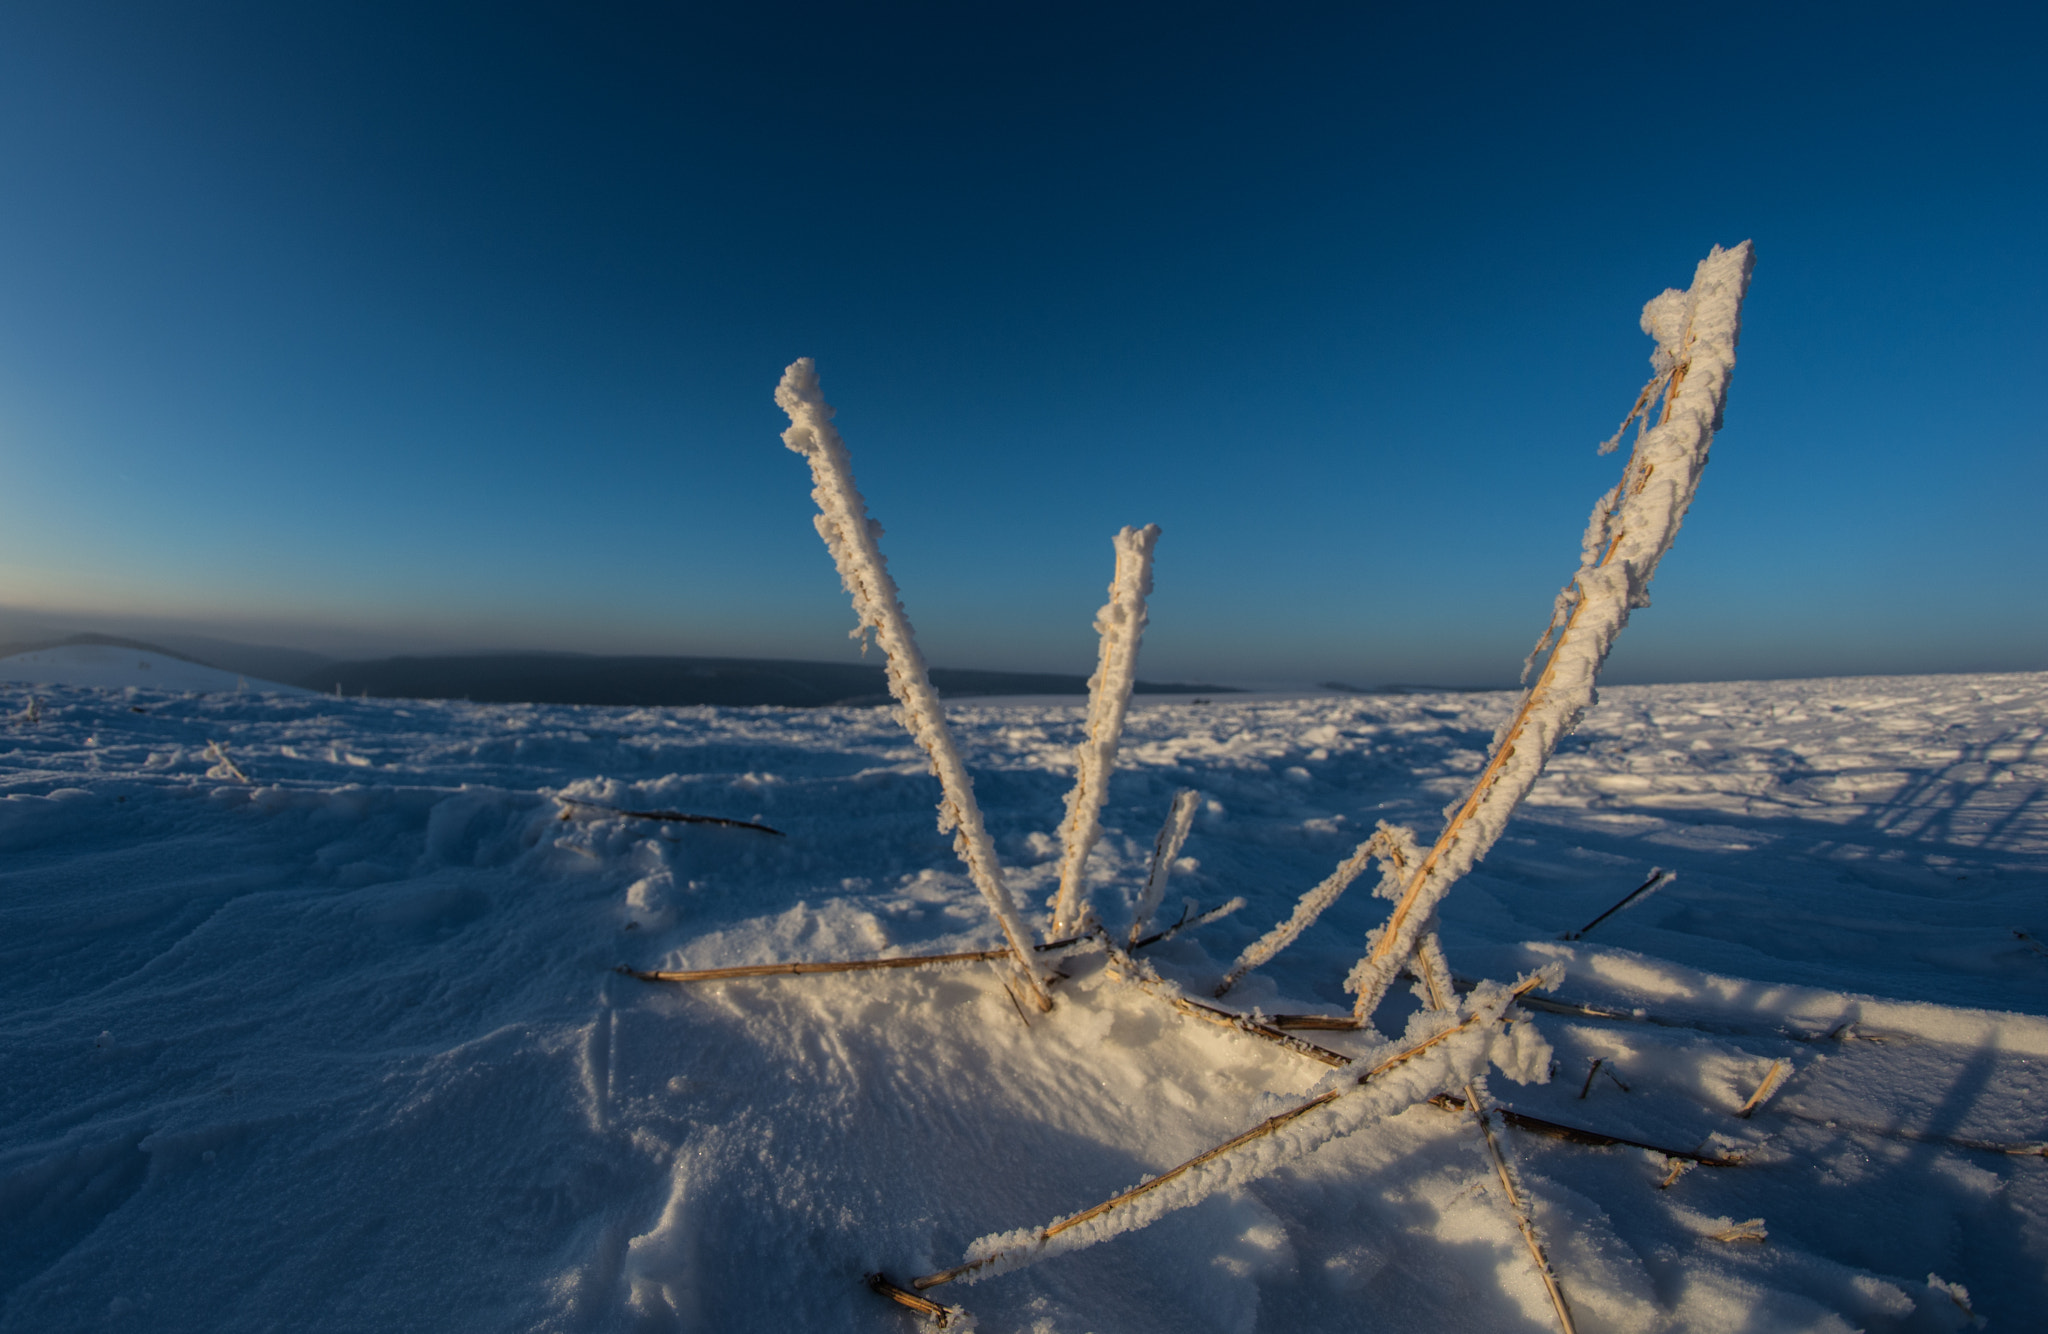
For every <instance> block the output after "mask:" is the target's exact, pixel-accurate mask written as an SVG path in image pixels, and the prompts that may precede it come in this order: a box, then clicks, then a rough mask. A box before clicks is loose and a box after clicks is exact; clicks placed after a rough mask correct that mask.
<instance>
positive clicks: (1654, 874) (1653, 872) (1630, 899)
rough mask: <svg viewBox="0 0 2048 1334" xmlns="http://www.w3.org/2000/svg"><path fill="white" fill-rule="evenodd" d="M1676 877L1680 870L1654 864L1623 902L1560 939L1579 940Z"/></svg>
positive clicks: (1625, 896) (1625, 895) (1622, 899)
mask: <svg viewBox="0 0 2048 1334" xmlns="http://www.w3.org/2000/svg"><path fill="white" fill-rule="evenodd" d="M1676 879H1678V872H1676V871H1667V870H1665V869H1664V868H1663V867H1661V866H1652V867H1651V868H1650V878H1649V879H1648V880H1645V881H1644V882H1643V883H1642V884H1640V885H1637V886H1636V887H1635V888H1634V889H1632V890H1630V891H1629V892H1628V893H1626V894H1624V895H1622V898H1621V902H1619V903H1617V904H1615V905H1614V906H1613V907H1612V908H1609V909H1608V910H1607V911H1606V912H1604V913H1601V914H1600V915H1599V916H1598V917H1595V918H1594V919H1593V920H1592V921H1590V922H1588V923H1586V924H1585V925H1584V926H1582V927H1580V928H1579V929H1578V930H1576V931H1571V932H1567V933H1566V934H1564V935H1562V936H1559V937H1558V939H1559V940H1578V939H1579V938H1580V937H1582V936H1584V935H1585V934H1586V933H1587V932H1588V931H1591V930H1592V929H1593V928H1594V927H1596V926H1598V925H1600V924H1601V923H1602V922H1604V921H1606V920H1607V919H1608V918H1610V917H1612V916H1614V914H1616V913H1618V912H1620V911H1621V910H1622V909H1623V908H1626V907H1628V905H1629V904H1631V903H1634V902H1635V901H1636V900H1637V899H1640V898H1644V897H1646V896H1648V895H1650V894H1654V893H1656V892H1657V891H1658V890H1660V889H1662V888H1664V886H1666V885H1668V884H1670V883H1671V882H1672V881H1674V880H1676Z"/></svg>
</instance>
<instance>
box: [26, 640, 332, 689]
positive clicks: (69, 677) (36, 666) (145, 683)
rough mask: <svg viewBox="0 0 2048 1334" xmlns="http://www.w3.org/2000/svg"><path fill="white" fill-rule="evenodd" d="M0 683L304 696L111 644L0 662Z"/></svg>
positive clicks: (72, 646)
mask: <svg viewBox="0 0 2048 1334" xmlns="http://www.w3.org/2000/svg"><path fill="white" fill-rule="evenodd" d="M0 681H23V682H29V683H32V684H35V685H64V686H100V687H103V688H113V689H117V690H118V689H121V688H123V687H127V686H137V687H141V688H144V689H150V690H199V691H234V690H260V691H267V692H270V693H273V694H291V695H297V694H304V693H306V692H304V691H303V690H301V689H300V688H299V687H297V686H286V685H279V684H278V683H277V682H275V681H261V680H252V679H250V678H249V677H245V676H237V675H236V674H235V673H233V672H224V671H222V670H220V669H219V668H218V667H208V666H205V665H204V664H201V663H197V662H192V661H190V660H188V659H185V658H174V657H172V656H171V655H170V654H168V653H157V652H153V651H150V650H144V649H132V648H123V647H119V646H116V645H111V644H65V645H62V646H61V647H58V648H45V649H36V650H34V651H32V652H29V653H16V654H13V655H12V656H10V657H5V658H0Z"/></svg>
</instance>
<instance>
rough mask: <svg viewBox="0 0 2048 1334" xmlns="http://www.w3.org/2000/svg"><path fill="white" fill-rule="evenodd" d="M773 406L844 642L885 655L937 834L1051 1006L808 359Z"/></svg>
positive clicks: (1034, 994)
mask: <svg viewBox="0 0 2048 1334" xmlns="http://www.w3.org/2000/svg"><path fill="white" fill-rule="evenodd" d="M775 402H776V403H777V405H779V406H780V407H781V408H782V410H783V411H784V412H787V413H788V414H789V423H790V424H789V429H788V430H786V431H784V432H783V433H782V443H784V444H785V445H788V446H789V447H790V448H791V449H793V450H795V451H796V452H797V453H799V454H802V455H803V456H804V457H805V459H807V460H808V461H809V462H810V465H811V480H812V481H813V483H814V484H815V485H813V487H812V489H811V498H812V499H813V500H815V501H817V502H818V517H817V519H816V520H815V523H816V524H817V528H818V536H820V537H822V538H824V539H825V546H826V549H827V550H829V551H830V552H831V553H832V561H833V563H834V564H835V565H837V566H838V567H839V578H840V581H841V582H842V583H844V584H845V585H846V591H847V592H848V593H849V594H851V595H852V597H853V612H854V615H855V616H856V617H858V618H859V625H858V626H856V627H855V629H854V631H853V637H854V638H856V639H859V638H861V637H863V636H864V635H866V634H868V633H870V632H872V633H873V634H874V636H875V640H876V641H877V642H878V643H880V644H881V646H882V652H883V654H884V656H885V658H886V662H887V668H888V678H889V693H890V694H891V695H894V696H895V697H896V701H897V703H898V704H899V705H901V706H902V707H901V708H900V709H899V710H898V713H897V716H898V717H899V718H901V719H902V721H903V725H904V727H905V728H907V729H908V730H909V732H910V735H911V736H912V737H914V738H916V740H917V744H918V745H919V746H921V747H923V748H924V753H925V755H926V756H927V757H928V758H929V760H930V761H931V769H932V773H934V774H935V775H937V776H938V780H939V787H940V789H941V791H942V792H943V794H944V795H943V796H942V797H941V799H940V801H939V832H940V833H942V834H943V833H950V834H952V835H953V848H954V851H956V852H958V853H959V854H960V860H961V861H963V862H965V863H966V864H967V872H968V874H969V875H970V876H971V877H973V880H974V884H975V887H976V888H977V889H979V890H980V891H981V893H982V897H983V898H985V899H987V900H988V906H989V910H990V911H991V912H993V913H994V914H995V918H996V922H997V923H998V924H999V925H1000V926H1001V927H1002V928H1003V938H1004V939H1005V940H1006V941H1007V942H1008V943H1009V946H1010V953H1011V956H1012V960H1013V962H1014V963H1015V965H1016V969H1017V972H1018V974H1019V975H1020V977H1021V979H1022V980H1023V982H1024V983H1025V988H1026V990H1027V992H1028V993H1029V994H1030V996H1031V998H1032V999H1033V1001H1034V1002H1036V1003H1037V1005H1038V1007H1039V1008H1040V1009H1051V1008H1052V997H1051V996H1050V995H1049V994H1048V993H1047V992H1046V989H1045V981H1044V979H1043V978H1042V977H1040V976H1039V973H1038V968H1037V966H1036V965H1035V964H1034V963H1033V962H1032V958H1031V944H1030V938H1029V937H1028V936H1027V935H1026V933H1025V931H1024V926H1023V923H1022V922H1020V921H1019V920H1018V917H1017V907H1016V904H1015V903H1014V902H1013V901H1012V899H1011V897H1010V890H1009V886H1008V885H1007V884H1006V883H1005V882H1004V879H1003V868H1002V864H1001V863H1000V862H998V861H997V860H996V849H995V843H994V842H993V841H992V840H991V839H990V838H989V835H988V828H987V826H986V825H984V824H983V823H982V818H981V807H980V806H979V805H977V804H976V803H975V800H974V783H973V780H972V779H971V778H969V777H968V774H967V765H966V763H965V761H963V760H962V759H961V758H960V748H959V747H958V746H956V745H955V744H954V743H953V734H952V732H951V731H950V730H949V729H948V728H947V726H946V713H945V710H944V708H943V707H941V705H940V704H939V693H938V691H936V690H934V689H932V682H931V675H930V673H929V672H927V671H926V669H925V662H924V654H923V653H921V652H920V651H919V650H918V647H917V639H916V636H915V635H913V634H912V632H911V629H910V618H909V617H908V616H906V615H905V614H904V611H903V603H902V600H901V598H900V597H899V595H898V593H897V591H896V581H895V579H893V578H892V577H891V576H890V574H889V565H888V562H887V560H885V559H884V558H883V556H882V548H881V545H880V538H881V536H882V525H881V524H879V523H877V522H875V521H874V520H873V519H871V518H869V517H868V507H867V502H866V501H865V500H864V499H862V498H861V494H860V488H859V487H857V486H855V485H854V481H853V464H852V462H851V461H850V460H849V459H848V457H847V453H846V444H845V442H844V441H842V440H841V439H840V438H839V432H838V430H837V429H835V428H834V427H833V425H832V405H831V404H829V403H827V402H826V401H825V396H824V393H823V391H822V390H820V389H819V387H818V371H817V368H816V367H815V366H814V365H813V364H812V363H811V359H810V358H809V357H801V358H799V359H798V360H797V361H796V362H794V363H793V364H791V366H790V367H789V369H787V370H785V371H784V372H783V373H782V383H781V384H779V385H777V386H776V388H775Z"/></svg>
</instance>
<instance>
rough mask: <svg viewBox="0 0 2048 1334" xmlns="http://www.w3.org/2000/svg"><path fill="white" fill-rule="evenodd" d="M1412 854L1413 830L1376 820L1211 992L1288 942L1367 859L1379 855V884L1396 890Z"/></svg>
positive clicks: (1333, 898) (1232, 983)
mask: <svg viewBox="0 0 2048 1334" xmlns="http://www.w3.org/2000/svg"><path fill="white" fill-rule="evenodd" d="M1415 855H1416V853H1415V833H1414V831H1413V830H1411V829H1406V828H1403V827H1402V826H1400V825H1390V824H1388V823H1387V822H1386V821H1385V820H1382V821H1380V825H1379V828H1378V830H1376V831H1375V832H1374V834H1373V836H1372V837H1371V838H1369V839H1367V840H1366V841H1365V842H1363V843H1361V844H1359V845H1358V848H1357V850H1356V851H1354V852H1353V853H1352V854H1351V855H1350V856H1349V857H1346V858H1345V859H1344V860H1343V861H1341V862H1339V863H1338V864H1337V869H1336V870H1334V871H1332V872H1330V874H1329V877H1328V878H1327V879H1325V880H1324V881H1323V882H1322V883H1321V884H1319V885H1317V886H1316V887H1315V888H1314V889H1311V890H1310V891H1309V892H1308V893H1306V894H1304V895H1302V896H1301V901H1300V902H1299V903H1297V904H1295V905H1294V913H1293V915H1292V916H1290V917H1289V918H1288V919H1287V920H1286V921H1284V922H1282V923H1280V925H1278V926H1276V927H1274V928H1273V929H1272V930H1271V931H1268V932H1267V933H1266V934H1265V935H1263V936H1260V937H1259V938H1258V939H1257V940H1255V941H1253V942H1252V943H1251V944H1249V945H1247V946H1245V947H1244V953H1242V954H1240V955H1238V956H1237V962H1236V963H1234V964H1232V965H1230V971H1229V972H1227V973H1225V974H1224V975H1223V980H1222V981H1221V982H1218V983H1217V984H1216V991H1215V994H1216V995H1218V996H1221V995H1222V994H1223V993H1225V992H1227V991H1229V990H1230V989H1231V988H1232V987H1234V986H1236V985H1237V983H1238V979H1240V978H1242V977H1243V976H1244V975H1245V974H1246V973H1249V972H1250V971H1251V970H1252V969H1254V968H1257V967H1260V966H1261V965H1263V964H1264V963H1265V962H1266V961H1267V960H1269V959H1271V958H1272V957H1273V956H1274V955H1276V954H1278V953H1279V952H1280V951H1281V950H1284V949H1286V948H1287V947H1288V946H1289V945H1292V944H1293V943H1294V942H1295V940H1296V938H1298V937H1299V936H1300V935H1301V933H1302V932H1304V931H1306V930H1308V928H1309V925H1310V924H1311V923H1313V922H1314V921H1315V920H1316V918H1318V917H1320V916H1322V915H1323V910H1324V909H1325V908H1328V907H1329V906H1330V905H1331V904H1333V903H1335V902H1336V901H1337V898H1338V896H1339V895H1341V894H1342V893H1343V892H1344V891H1345V890H1347V889H1349V888H1350V887H1351V882H1352V881H1354V880H1356V879H1358V876H1359V873H1360V872H1361V871H1363V870H1365V864H1366V863H1367V862H1368V861H1371V860H1372V859H1373V858H1375V857H1377V858H1379V862H1380V876H1381V881H1380V883H1381V886H1382V888H1385V887H1388V886H1393V887H1395V888H1396V890H1397V892H1398V887H1399V885H1400V883H1401V880H1402V878H1403V877H1404V876H1405V875H1406V874H1407V872H1408V868H1409V867H1411V866H1413V865H1414V864H1415Z"/></svg>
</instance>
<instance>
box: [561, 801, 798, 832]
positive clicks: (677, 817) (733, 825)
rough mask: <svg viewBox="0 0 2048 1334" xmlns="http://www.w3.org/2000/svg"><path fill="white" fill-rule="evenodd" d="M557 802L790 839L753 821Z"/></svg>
mask: <svg viewBox="0 0 2048 1334" xmlns="http://www.w3.org/2000/svg"><path fill="white" fill-rule="evenodd" d="M555 800H556V801H558V802H560V803H561V804H562V805H563V806H581V807H583V808H584V809H585V810H592V811H603V812H604V813H605V814H606V815H623V816H625V817H627V818H628V819H631V820H663V821H666V822H667V823H669V824H715V825H719V826H721V827H723V828H726V829H752V830H754V831H756V832H758V833H763V834H773V835H775V837H777V838H786V837H788V835H786V834H784V833H783V832H782V831H781V830H780V829H771V828H769V827H768V826H767V825H764V824H755V823H754V822H753V821H752V820H728V819H726V818H725V817H724V816H722V815H691V814H689V813H688V812H686V811H629V810H627V809H625V808H624V807H622V806H607V805H605V804H604V803H603V802H601V801H585V800H583V798H581V797H556V798H555ZM562 818H563V819H564V820H566V819H568V818H569V812H568V811H566V810H565V811H563V812H562Z"/></svg>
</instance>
